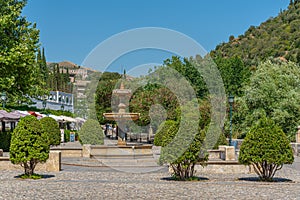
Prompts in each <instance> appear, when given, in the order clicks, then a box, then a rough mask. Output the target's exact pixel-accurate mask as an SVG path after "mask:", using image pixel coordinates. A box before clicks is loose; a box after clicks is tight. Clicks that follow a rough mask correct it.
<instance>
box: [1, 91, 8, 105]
mask: <svg viewBox="0 0 300 200" xmlns="http://www.w3.org/2000/svg"><path fill="white" fill-rule="evenodd" d="M6 99H7V98H6V92H5V91H3V92H2V94H1V100H2V106H3V108H5V103H6Z"/></svg>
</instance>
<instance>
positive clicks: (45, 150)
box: [10, 115, 50, 176]
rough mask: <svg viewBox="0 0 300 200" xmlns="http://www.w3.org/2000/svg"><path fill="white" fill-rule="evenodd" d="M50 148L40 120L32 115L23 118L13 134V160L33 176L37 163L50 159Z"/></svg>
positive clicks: (11, 146) (11, 145) (11, 155)
mask: <svg viewBox="0 0 300 200" xmlns="http://www.w3.org/2000/svg"><path fill="white" fill-rule="evenodd" d="M49 150H50V147H49V144H48V137H47V134H46V133H45V131H44V129H43V127H42V125H41V123H40V121H39V120H37V119H36V118H35V117H34V116H32V115H28V116H26V117H23V118H21V119H20V121H19V123H18V125H17V127H16V128H15V130H14V131H13V133H12V136H11V144H10V160H11V162H12V163H13V164H20V165H21V166H22V167H24V171H25V174H26V175H28V176H32V175H33V174H34V169H35V167H36V165H37V164H38V163H42V162H46V160H47V159H48V157H49Z"/></svg>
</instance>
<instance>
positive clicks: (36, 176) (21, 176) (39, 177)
mask: <svg viewBox="0 0 300 200" xmlns="http://www.w3.org/2000/svg"><path fill="white" fill-rule="evenodd" d="M20 178H21V179H34V180H37V179H41V178H42V175H40V174H35V173H34V174H32V175H28V174H22V175H20Z"/></svg>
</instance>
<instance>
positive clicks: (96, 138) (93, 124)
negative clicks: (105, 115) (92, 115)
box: [78, 119, 104, 145]
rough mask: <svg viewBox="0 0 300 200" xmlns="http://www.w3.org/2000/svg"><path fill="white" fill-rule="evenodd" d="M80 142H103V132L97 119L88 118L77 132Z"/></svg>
mask: <svg viewBox="0 0 300 200" xmlns="http://www.w3.org/2000/svg"><path fill="white" fill-rule="evenodd" d="M78 135H79V138H80V141H81V142H82V144H91V145H100V144H104V134H103V131H102V128H101V126H100V124H99V122H98V121H97V120H94V119H88V120H87V121H86V122H85V123H84V124H83V125H82V127H81V129H80V130H79V132H78Z"/></svg>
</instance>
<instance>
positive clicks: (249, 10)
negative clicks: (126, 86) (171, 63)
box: [23, 0, 289, 66]
mask: <svg viewBox="0 0 300 200" xmlns="http://www.w3.org/2000/svg"><path fill="white" fill-rule="evenodd" d="M288 4H289V0H252V1H244V0H226V1H225V0H214V1H208V0H206V1H204V0H185V1H183V0H28V4H27V6H26V7H25V9H24V11H23V15H25V16H26V17H27V19H28V20H29V21H31V22H36V23H37V27H38V29H40V42H41V44H42V46H43V47H45V51H46V57H47V61H52V62H59V61H63V60H69V61H72V62H74V63H76V64H79V65H80V64H81V63H82V62H83V60H84V59H85V57H86V56H87V55H88V53H89V52H90V51H91V50H92V49H93V48H95V47H96V46H97V45H98V44H99V43H100V42H102V41H104V40H105V39H107V38H109V37H110V36H112V35H114V34H117V33H119V32H122V31H126V30H129V29H133V28H140V27H163V28H168V29H173V30H176V31H179V32H182V33H184V34H186V35H188V36H190V37H191V38H193V39H195V40H196V41H197V42H198V43H200V44H201V45H202V46H203V47H204V48H205V49H206V50H207V51H210V50H212V49H214V48H215V47H216V45H218V44H220V43H221V42H227V41H228V38H229V36H230V35H234V36H238V35H241V34H243V33H244V32H245V31H246V30H247V29H248V28H249V26H250V25H254V26H257V25H259V24H260V23H261V22H263V21H265V20H267V19H268V18H269V17H272V16H273V17H274V16H276V15H277V14H278V13H279V12H280V9H283V10H284V9H286V8H287V6H288ZM149 54H150V55H151V53H149ZM166 56H168V55H166V54H163V55H161V56H157V57H158V59H156V60H154V61H153V62H159V61H158V60H159V59H164V58H165V57H166ZM146 57H147V56H146ZM148 57H150V56H148ZM145 60H147V62H150V61H151V60H150V59H148V58H147V59H146V58H145ZM160 62H162V60H161V61H160ZM134 64H139V63H134ZM116 65H125V66H126V65H130V63H126V61H125V60H121V61H120V62H118V63H116Z"/></svg>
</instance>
